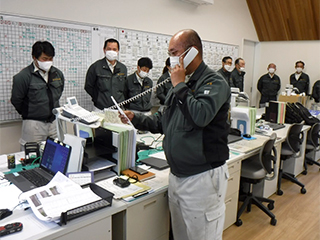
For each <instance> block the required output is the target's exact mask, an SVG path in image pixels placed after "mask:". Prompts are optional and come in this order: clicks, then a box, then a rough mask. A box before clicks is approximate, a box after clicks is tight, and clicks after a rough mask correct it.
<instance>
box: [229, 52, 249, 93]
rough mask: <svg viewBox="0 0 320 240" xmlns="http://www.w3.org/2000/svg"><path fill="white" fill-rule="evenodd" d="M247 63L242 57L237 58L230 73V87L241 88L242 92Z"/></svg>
mask: <svg viewBox="0 0 320 240" xmlns="http://www.w3.org/2000/svg"><path fill="white" fill-rule="evenodd" d="M245 66H246V63H245V61H244V60H243V59H242V58H238V59H236V61H235V62H234V69H233V71H232V72H231V75H230V83H229V85H230V87H235V88H239V89H240V92H243V84H244V75H245V74H246V72H245V71H244V70H245Z"/></svg>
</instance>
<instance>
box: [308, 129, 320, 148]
mask: <svg viewBox="0 0 320 240" xmlns="http://www.w3.org/2000/svg"><path fill="white" fill-rule="evenodd" d="M319 140H320V123H315V124H313V125H312V127H311V129H310V130H309V132H308V143H310V144H312V145H313V146H314V147H315V148H318V147H319V146H320V142H319Z"/></svg>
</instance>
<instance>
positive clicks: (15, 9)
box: [0, 0, 257, 154]
mask: <svg viewBox="0 0 320 240" xmlns="http://www.w3.org/2000/svg"><path fill="white" fill-rule="evenodd" d="M0 11H1V13H8V14H16V15H22V16H31V17H36V18H45V19H53V20H63V21H71V22H80V23H89V24H96V25H105V26H114V27H119V28H128V29H136V30H141V31H148V32H155V33H163V34H170V35H172V34H174V33H176V32H177V31H179V30H180V29H185V28H192V29H194V30H196V31H197V32H198V33H199V35H200V37H201V38H202V39H203V40H208V41H215V42H223V43H229V44H234V45H239V46H240V51H239V52H241V48H242V40H243V38H246V39H252V40H257V34H256V31H255V29H254V25H253V22H252V19H251V16H250V13H249V10H248V7H247V3H246V1H245V0H215V1H214V5H209V6H194V5H191V4H188V3H184V2H181V1H179V0H139V1H132V0H118V1H110V0H90V1H87V0H76V1H75V0H67V1H66V0H50V1H49V0H28V1H26V0H0ZM97 47H98V48H101V49H102V46H97ZM20 129H21V122H19V123H10V124H0V142H1V149H0V154H1V153H8V152H13V151H18V150H19V143H18V140H19V138H20V131H21V130H20ZM8 135H10V136H11V137H10V141H7V140H8V137H7V136H8Z"/></svg>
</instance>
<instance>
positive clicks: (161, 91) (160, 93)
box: [156, 72, 172, 105]
mask: <svg viewBox="0 0 320 240" xmlns="http://www.w3.org/2000/svg"><path fill="white" fill-rule="evenodd" d="M167 78H170V75H169V72H166V73H164V74H162V75H161V77H160V78H159V79H158V82H157V84H159V83H161V82H163V81H164V80H166V79H167ZM171 87H172V83H171V81H169V82H167V83H165V84H164V85H162V86H160V87H158V88H157V90H156V91H157V97H158V98H159V100H160V104H161V105H163V104H164V101H165V100H166V96H167V94H168V92H169V90H170V88H171Z"/></svg>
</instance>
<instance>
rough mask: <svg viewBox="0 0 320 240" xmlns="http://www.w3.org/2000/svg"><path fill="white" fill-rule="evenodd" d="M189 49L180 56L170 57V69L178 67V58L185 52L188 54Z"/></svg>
mask: <svg viewBox="0 0 320 240" xmlns="http://www.w3.org/2000/svg"><path fill="white" fill-rule="evenodd" d="M190 49H191V48H188V49H187V50H185V51H184V52H183V53H182V54H181V55H180V56H172V57H170V67H171V68H174V67H175V66H176V65H179V64H180V62H179V59H180V57H181V56H182V55H183V54H185V53H186V52H188V51H189V50H190Z"/></svg>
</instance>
